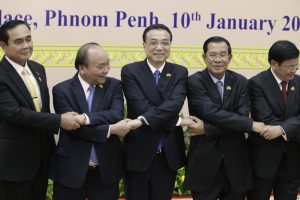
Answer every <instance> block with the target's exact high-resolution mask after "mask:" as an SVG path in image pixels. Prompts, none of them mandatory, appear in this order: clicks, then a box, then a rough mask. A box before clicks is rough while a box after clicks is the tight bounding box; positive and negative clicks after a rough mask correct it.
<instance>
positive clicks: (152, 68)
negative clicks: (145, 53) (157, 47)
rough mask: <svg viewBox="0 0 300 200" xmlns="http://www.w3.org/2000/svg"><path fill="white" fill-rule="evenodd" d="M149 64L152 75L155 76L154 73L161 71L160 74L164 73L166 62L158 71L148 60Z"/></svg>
mask: <svg viewBox="0 0 300 200" xmlns="http://www.w3.org/2000/svg"><path fill="white" fill-rule="evenodd" d="M147 63H148V65H149V67H150V70H151V71H152V74H154V72H155V71H156V70H159V72H160V73H161V72H162V71H163V69H164V67H165V65H166V62H164V63H163V64H162V65H161V66H160V67H159V68H158V69H156V68H155V67H153V65H151V63H150V62H149V60H148V59H147Z"/></svg>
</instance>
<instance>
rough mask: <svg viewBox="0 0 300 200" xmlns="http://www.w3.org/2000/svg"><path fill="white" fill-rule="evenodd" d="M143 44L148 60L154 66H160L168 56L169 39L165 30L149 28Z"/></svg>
mask: <svg viewBox="0 0 300 200" xmlns="http://www.w3.org/2000/svg"><path fill="white" fill-rule="evenodd" d="M143 45H144V49H145V53H146V56H147V58H148V60H149V62H150V63H151V65H153V66H154V67H155V68H158V67H160V66H161V65H162V64H163V63H164V62H165V61H166V60H167V58H168V57H169V56H170V47H171V39H170V34H169V33H168V32H167V31H166V30H163V29H153V30H150V31H149V32H148V33H147V34H146V41H145V42H144V43H143Z"/></svg>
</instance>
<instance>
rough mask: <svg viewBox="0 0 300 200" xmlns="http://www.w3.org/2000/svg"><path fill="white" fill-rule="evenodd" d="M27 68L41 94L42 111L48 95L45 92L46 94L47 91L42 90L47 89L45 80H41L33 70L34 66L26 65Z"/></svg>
mask: <svg viewBox="0 0 300 200" xmlns="http://www.w3.org/2000/svg"><path fill="white" fill-rule="evenodd" d="M28 67H29V68H30V71H31V72H32V74H33V76H34V78H35V79H36V82H37V83H38V85H39V88H40V94H41V103H42V110H43V108H45V103H46V97H47V95H48V94H46V92H48V90H47V89H44V88H47V85H46V80H42V78H41V76H40V74H39V73H38V72H37V71H36V70H35V68H34V66H32V65H31V64H29V63H28Z"/></svg>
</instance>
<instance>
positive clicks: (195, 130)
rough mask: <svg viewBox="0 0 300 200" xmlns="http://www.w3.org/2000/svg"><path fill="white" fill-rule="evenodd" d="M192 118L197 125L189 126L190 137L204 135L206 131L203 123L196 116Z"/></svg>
mask: <svg viewBox="0 0 300 200" xmlns="http://www.w3.org/2000/svg"><path fill="white" fill-rule="evenodd" d="M190 118H191V119H192V120H193V121H194V122H195V123H194V124H191V125H189V126H188V131H189V133H188V135H189V136H196V135H204V134H205V130H204V123H203V121H202V120H201V119H199V118H197V117H195V116H190Z"/></svg>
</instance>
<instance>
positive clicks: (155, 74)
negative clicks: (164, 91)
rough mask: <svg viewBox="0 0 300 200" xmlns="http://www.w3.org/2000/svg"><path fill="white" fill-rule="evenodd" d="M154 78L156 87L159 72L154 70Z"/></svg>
mask: <svg viewBox="0 0 300 200" xmlns="http://www.w3.org/2000/svg"><path fill="white" fill-rule="evenodd" d="M154 78H155V83H156V86H157V85H158V82H159V78H160V71H159V70H158V69H157V70H155V72H154Z"/></svg>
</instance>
